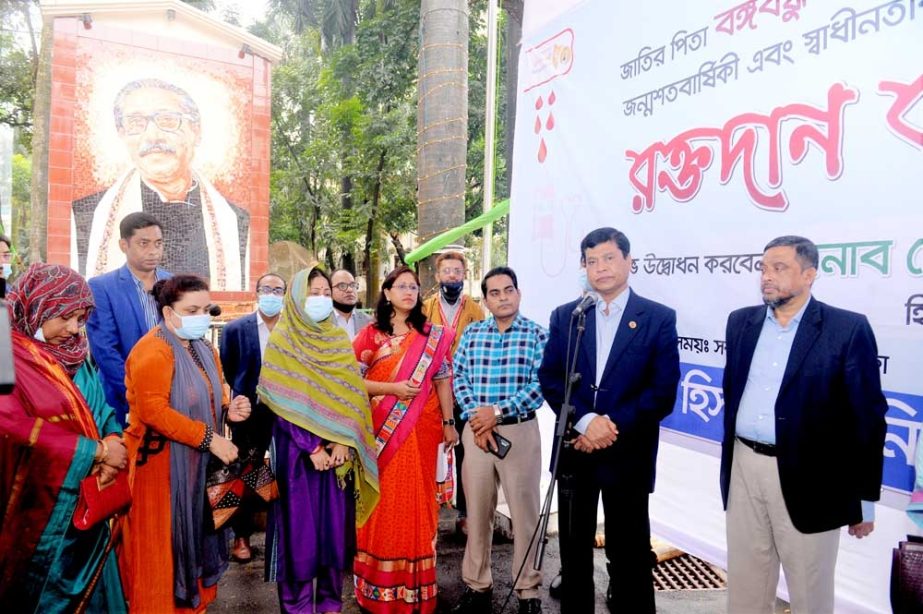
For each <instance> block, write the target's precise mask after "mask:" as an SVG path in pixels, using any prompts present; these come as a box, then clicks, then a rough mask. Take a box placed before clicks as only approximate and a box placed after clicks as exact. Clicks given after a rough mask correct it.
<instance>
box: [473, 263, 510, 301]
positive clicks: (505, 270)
mask: <svg viewBox="0 0 923 614" xmlns="http://www.w3.org/2000/svg"><path fill="white" fill-rule="evenodd" d="M500 275H506V276H507V277H509V278H510V279H512V280H513V287H514V288H516V289H517V290H519V280H518V279H516V271H514V270H513V269H511V268H510V267H508V266H497V267H494V268H492V269H491V270H489V271H487V275H485V276H484V279H483V280H481V295H483V296H487V280H488V279H490V278H491V277H499V276H500Z"/></svg>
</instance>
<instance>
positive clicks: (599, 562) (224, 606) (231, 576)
mask: <svg viewBox="0 0 923 614" xmlns="http://www.w3.org/2000/svg"><path fill="white" fill-rule="evenodd" d="M454 520H455V512H454V511H451V510H443V511H442V513H441V514H440V517H439V537H438V545H437V552H438V553H439V558H438V562H437V572H438V583H439V609H438V611H439V612H448V611H449V609H450V608H451V606H452V605H453V604H454V603H455V602H456V601H457V600H458V599H459V598H460V597H461V595H462V593H463V592H464V589H465V586H464V583H463V582H462V580H461V571H460V570H461V563H462V557H463V556H464V553H465V544H464V541H462V540H460V539H458V538H457V537H455V535H454V530H455V522H454ZM264 539H265V535H264V534H263V533H257V534H255V535H254V536H253V537H252V539H251V544H252V545H253V546H254V547H255V556H254V559H253V560H252V561H251V562H249V563H244V564H242V563H236V562H231V566H230V569H229V570H228V572H227V573H226V574H225V575H224V577H223V578H222V580H221V582H220V583H219V585H218V586H219V588H218V599H217V601H216V602H215V603H214V604H213V605H212V606H211V607H210V608H209V612H213V613H214V612H248V613H257V612H278V611H279V604H278V600H277V596H276V587H275V584H273V583H269V582H265V581H264V580H263V568H264V564H265V561H264V558H263V544H264ZM512 554H513V544H512V542H510V541H508V540H505V539H500V540H499V542H498V541H497V540H495V543H494V548H493V565H492V570H493V578H494V593H493V595H494V607H493V612H494V614H501V607H502V606H503V602H504V599H505V598H506V596H507V594H508V593H509V590H510V587H511V586H512V570H511V569H510V568H511V566H512V562H511V561H512ZM595 558H596V569H595V576H594V579H595V581H596V611H597V612H599V613H608V609H607V608H606V605H605V594H604V593H605V590H606V585H607V582H608V578H607V576H606V571H605V570H606V564H605V563H606V562H605V555H604V553H603V550H601V549H597V550H596V551H595ZM560 564H561V559H560V553H559V551H558V540H557V537H554V536H551V537H549V540H548V545H547V547H546V550H545V562H544V582H543V586H542V590H541V599H542V609H543V611H544V612H551V613H556V612H560V611H561V608H560V603H559V602H558V601H556V600H554V599H552V598H551V597H550V596H549V595H548V583H549V582H550V581H551V579H552V578H554V576H555V575H557V573H558V569H559V568H560ZM352 582H353V579H352V575H351V574H347V576H346V579H345V580H344V583H343V595H344V597H345V599H344V607H343V613H344V614H358V613H359V608H358V606H357V604H356V600H355V598H354V597H353V589H352ZM726 599H727V591H726V590H714V589H713V590H682V591H657V593H656V604H657V611H658V612H660V613H662V614H718V613H722V612H725V611H726ZM517 608H518V602H517V601H516V598H515V596H513V597H511V598H510V600H509V603H507V605H506V608H505V609H504V610H502V614H516V612H517ZM776 612H777V613H778V614H784V613H785V612H788V610H787V608H786V604H785V603H783V602H781V601H779V602H778V605H777V608H776ZM484 614H488V613H487V612H485V613H484ZM626 614H631V613H626Z"/></svg>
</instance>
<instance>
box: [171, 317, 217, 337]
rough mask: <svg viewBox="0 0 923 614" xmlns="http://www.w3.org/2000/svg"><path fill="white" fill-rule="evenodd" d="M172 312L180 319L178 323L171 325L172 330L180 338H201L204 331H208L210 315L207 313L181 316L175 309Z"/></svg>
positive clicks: (210, 320) (210, 321)
mask: <svg viewBox="0 0 923 614" xmlns="http://www.w3.org/2000/svg"><path fill="white" fill-rule="evenodd" d="M173 313H174V314H176V316H177V317H178V318H179V320H180V325H179V326H174V327H173V332H175V333H176V336H177V337H179V338H180V339H186V340H193V339H201V338H202V337H204V336H205V333H207V332H208V328H209V327H210V326H211V324H212V317H211V316H210V315H208V314H207V313H203V314H200V315H197V316H181V315H179V314H178V313H176V312H175V311H174V312H173Z"/></svg>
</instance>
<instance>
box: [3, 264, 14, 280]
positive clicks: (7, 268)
mask: <svg viewBox="0 0 923 614" xmlns="http://www.w3.org/2000/svg"><path fill="white" fill-rule="evenodd" d="M12 274H13V265H12V264H10V263H9V262H4V263H3V264H2V265H0V277H2V278H4V279H9V278H10V276H11V275H12Z"/></svg>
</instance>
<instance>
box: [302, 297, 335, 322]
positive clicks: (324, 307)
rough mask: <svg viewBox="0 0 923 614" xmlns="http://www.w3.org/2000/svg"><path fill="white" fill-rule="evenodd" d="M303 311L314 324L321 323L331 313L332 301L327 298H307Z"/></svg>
mask: <svg viewBox="0 0 923 614" xmlns="http://www.w3.org/2000/svg"><path fill="white" fill-rule="evenodd" d="M304 310H305V312H306V313H307V314H308V317H309V318H311V319H312V320H314V321H315V322H323V321H324V320H326V319H327V318H329V317H330V313H331V312H332V311H333V299H332V298H330V297H329V296H309V297H308V298H307V300H305V302H304Z"/></svg>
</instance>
